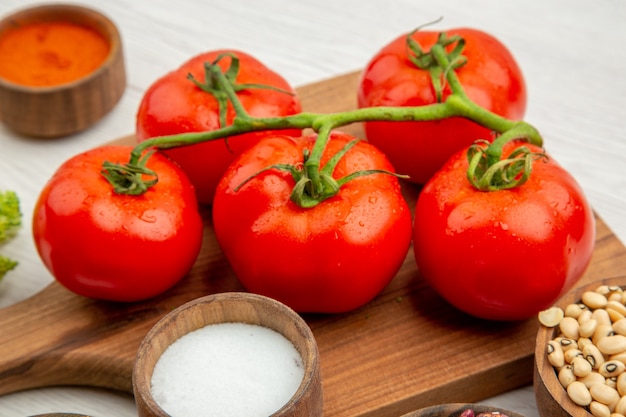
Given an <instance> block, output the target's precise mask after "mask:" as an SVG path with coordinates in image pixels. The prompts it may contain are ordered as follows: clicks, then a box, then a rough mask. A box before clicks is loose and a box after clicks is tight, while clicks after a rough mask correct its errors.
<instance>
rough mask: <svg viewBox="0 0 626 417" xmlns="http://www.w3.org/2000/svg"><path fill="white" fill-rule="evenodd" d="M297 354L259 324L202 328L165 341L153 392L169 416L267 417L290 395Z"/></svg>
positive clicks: (298, 376) (296, 378) (297, 375)
mask: <svg viewBox="0 0 626 417" xmlns="http://www.w3.org/2000/svg"><path fill="white" fill-rule="evenodd" d="M303 376H304V366H303V363H302V357H301V356H300V354H299V353H298V351H297V350H296V348H295V347H294V346H293V344H292V343H291V342H290V341H289V340H287V339H286V338H285V337H284V336H283V335H281V334H280V333H278V332H276V331H274V330H271V329H268V328H266V327H263V326H256V325H251V324H245V323H223V324H215V325H209V326H205V327H202V328H200V329H198V330H195V331H193V332H191V333H188V334H186V335H185V336H183V337H181V338H180V339H178V340H177V341H175V342H174V343H172V345H170V346H169V347H168V348H167V349H166V350H165V352H164V353H163V355H162V356H161V358H159V360H158V361H157V363H156V366H155V367H154V372H153V375H152V381H151V382H152V395H153V397H154V399H155V400H156V402H157V403H158V404H159V406H160V407H161V408H162V409H163V410H164V411H165V412H167V413H168V414H170V415H171V416H172V417H204V416H211V417H222V416H223V417H231V416H246V417H255V416H258V417H267V416H269V415H271V414H273V413H275V412H276V411H278V410H279V409H280V408H281V407H282V406H283V405H285V403H287V401H289V399H290V398H291V397H292V396H293V394H295V392H296V391H297V390H298V387H299V386H300V383H301V382H302V378H303Z"/></svg>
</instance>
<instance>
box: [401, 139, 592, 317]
mask: <svg viewBox="0 0 626 417" xmlns="http://www.w3.org/2000/svg"><path fill="white" fill-rule="evenodd" d="M524 145H525V146H528V147H529V148H531V149H532V150H534V151H535V152H539V151H540V149H539V148H537V147H535V146H532V145H528V144H524ZM519 146H520V143H509V144H507V145H506V146H505V148H504V149H505V151H504V154H505V155H508V153H509V152H510V151H511V150H512V149H513V148H515V147H519ZM467 166H468V162H467V157H466V151H465V150H464V151H460V152H459V153H457V154H455V155H454V156H453V157H452V158H451V159H450V160H449V161H448V162H447V163H446V164H445V165H444V167H443V168H442V169H441V170H440V171H439V172H437V174H435V176H434V177H433V178H432V179H431V180H430V181H429V182H428V183H427V184H426V185H425V186H424V188H423V190H422V191H421V193H420V195H419V198H418V201H417V205H416V209H415V225H414V234H413V245H414V252H415V259H416V262H417V265H418V268H419V271H420V273H421V275H422V276H423V277H424V278H425V279H426V280H427V281H428V282H429V283H430V284H431V285H432V287H433V288H434V289H435V290H436V291H438V292H439V293H440V294H441V295H442V296H443V297H444V298H445V299H446V300H448V301H449V302H450V303H451V304H452V305H454V306H456V307H457V308H459V309H460V310H463V311H465V312H467V313H469V314H472V315H474V316H477V317H481V318H486V319H494V320H521V319H526V318H529V317H532V316H534V315H536V314H537V313H538V312H539V311H541V310H543V309H545V308H547V307H549V306H550V305H552V304H553V303H554V302H555V301H556V300H557V299H558V298H559V296H560V295H562V294H563V293H564V292H565V291H567V290H568V289H570V288H571V287H572V285H573V284H575V283H576V281H577V280H578V279H579V278H580V277H581V276H582V274H583V272H584V271H585V269H586V268H587V265H588V264H589V261H590V259H591V254H592V252H593V248H594V242H595V220H594V217H593V212H592V210H591V208H590V206H589V203H588V202H587V200H586V199H585V197H584V195H583V192H582V190H581V188H580V187H579V185H578V184H577V183H576V181H575V180H574V178H572V176H571V175H570V174H569V173H568V172H567V171H565V170H564V169H563V168H562V167H561V166H560V165H558V164H557V163H556V162H555V161H554V159H552V158H550V159H549V160H548V161H547V162H544V161H542V160H538V161H535V162H534V164H533V170H532V173H531V175H530V178H529V179H528V180H527V181H526V182H525V183H524V184H523V185H521V186H518V187H516V188H512V189H510V190H500V191H488V192H487V191H478V190H476V189H475V188H473V187H472V186H471V185H470V183H469V182H468V180H467V179H466V171H467Z"/></svg>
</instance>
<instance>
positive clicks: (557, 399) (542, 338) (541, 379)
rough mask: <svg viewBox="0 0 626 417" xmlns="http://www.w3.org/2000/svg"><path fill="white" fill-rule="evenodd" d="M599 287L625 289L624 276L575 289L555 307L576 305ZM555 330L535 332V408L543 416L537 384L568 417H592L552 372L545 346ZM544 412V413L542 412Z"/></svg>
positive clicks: (541, 327)
mask: <svg viewBox="0 0 626 417" xmlns="http://www.w3.org/2000/svg"><path fill="white" fill-rule="evenodd" d="M601 285H609V286H619V287H622V288H625V287H626V276H617V277H610V278H604V279H601V280H598V281H594V282H591V283H588V284H585V285H582V286H580V287H577V288H575V289H574V290H572V291H570V292H568V293H567V294H566V295H564V296H563V297H562V298H561V299H560V300H559V301H557V303H555V305H556V306H558V307H561V308H565V307H566V306H567V305H569V304H572V303H577V302H579V301H580V299H581V296H582V294H583V292H585V291H588V290H595V289H596V288H598V287H599V286H601ZM556 331H557V328H547V327H545V326H542V325H541V326H540V327H539V330H538V331H537V338H536V343H535V358H534V362H535V369H534V372H535V381H534V384H535V397H536V400H537V401H536V402H537V408H538V410H539V413H540V414H541V415H542V416H543V415H544V414H543V413H542V407H543V401H544V400H543V398H542V397H540V390H539V387H538V386H537V384H542V387H541V388H542V389H544V390H545V391H546V392H547V393H548V394H549V396H550V398H551V400H552V401H553V402H554V403H555V404H558V405H559V407H560V408H561V409H562V410H563V411H565V412H566V413H567V414H568V415H569V416H572V417H573V416H576V417H593V415H592V414H591V413H589V412H588V411H587V410H585V408H584V407H581V406H579V405H578V404H576V403H574V402H573V401H572V400H571V399H570V398H569V396H568V395H567V392H566V391H565V388H563V386H562V385H561V383H560V382H559V380H558V377H557V374H556V372H555V370H554V367H553V366H552V365H551V364H550V362H548V360H547V357H546V344H547V343H548V342H549V341H550V340H552V339H553V338H554V335H555V332H556ZM544 412H546V411H545V410H544Z"/></svg>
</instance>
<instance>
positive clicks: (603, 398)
mask: <svg viewBox="0 0 626 417" xmlns="http://www.w3.org/2000/svg"><path fill="white" fill-rule="evenodd" d="M589 393H590V394H591V398H593V399H594V400H596V401H598V402H600V403H602V404H604V405H606V406H607V407H609V410H610V411H613V410H615V406H616V405H617V403H618V402H619V400H620V398H621V396H620V395H619V393H618V392H617V390H616V389H615V388H612V387H610V386H608V385H606V384H595V385H592V386H591V387H589ZM609 414H610V413H609Z"/></svg>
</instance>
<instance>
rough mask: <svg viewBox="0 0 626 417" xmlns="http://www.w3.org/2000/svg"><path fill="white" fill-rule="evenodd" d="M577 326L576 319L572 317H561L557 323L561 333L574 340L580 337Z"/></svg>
mask: <svg viewBox="0 0 626 417" xmlns="http://www.w3.org/2000/svg"><path fill="white" fill-rule="evenodd" d="M579 327H580V325H579V324H578V321H577V320H576V319H575V318H573V317H563V318H562V319H561V322H560V323H559V329H560V330H561V334H562V335H563V336H565V337H566V338H568V339H573V340H576V339H578V338H579V337H580V335H579V334H578V328H579Z"/></svg>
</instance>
